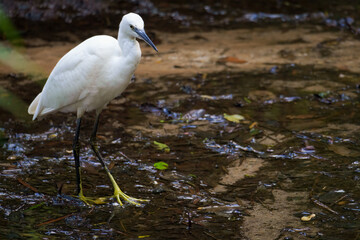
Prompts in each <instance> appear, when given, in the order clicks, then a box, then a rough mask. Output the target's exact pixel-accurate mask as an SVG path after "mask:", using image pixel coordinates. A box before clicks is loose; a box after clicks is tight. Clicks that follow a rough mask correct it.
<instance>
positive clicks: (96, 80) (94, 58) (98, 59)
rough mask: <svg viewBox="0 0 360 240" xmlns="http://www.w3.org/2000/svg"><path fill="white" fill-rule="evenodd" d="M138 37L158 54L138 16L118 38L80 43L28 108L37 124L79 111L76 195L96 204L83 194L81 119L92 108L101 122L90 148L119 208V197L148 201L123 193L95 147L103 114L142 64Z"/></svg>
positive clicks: (128, 18)
mask: <svg viewBox="0 0 360 240" xmlns="http://www.w3.org/2000/svg"><path fill="white" fill-rule="evenodd" d="M136 38H139V39H142V40H144V41H145V42H146V43H148V44H149V45H150V46H151V47H153V48H154V49H155V51H158V50H157V49H156V47H155V45H154V44H153V43H152V41H151V40H150V39H149V37H148V36H147V35H146V33H145V30H144V21H143V20H142V18H141V17H140V16H139V15H137V14H135V13H129V14H126V15H124V16H123V18H122V20H121V22H120V25H119V33H118V38H117V39H115V38H113V37H111V36H106V35H99V36H94V37H91V38H89V39H87V40H85V41H84V42H82V43H80V44H79V45H78V46H76V47H75V48H73V49H72V50H70V51H69V52H68V53H67V54H65V55H64V56H63V57H62V58H61V59H60V60H59V62H58V63H57V64H56V66H55V67H54V69H53V70H52V72H51V73H50V76H49V78H48V80H47V82H46V84H45V86H44V88H43V90H42V92H41V93H39V95H37V97H36V98H35V99H34V100H33V102H32V103H31V104H30V106H29V109H28V113H29V114H32V115H34V116H33V120H35V119H36V118H40V117H44V116H46V115H48V114H51V113H55V112H76V114H77V121H76V123H77V126H76V132H75V138H74V142H73V153H74V158H75V168H76V180H77V193H78V196H79V198H80V199H81V200H83V201H84V202H85V203H87V204H89V202H92V203H96V202H97V201H96V200H91V199H90V198H87V197H85V196H84V194H83V189H82V184H81V177H80V169H79V168H80V161H79V149H80V145H79V134H80V125H81V117H82V116H83V115H84V113H85V112H89V111H93V110H95V112H96V120H95V125H94V129H93V132H92V134H91V137H90V145H91V147H92V149H93V151H94V152H95V154H96V156H97V157H98V159H99V161H100V162H101V164H102V166H103V167H104V168H105V171H106V173H107V174H108V176H109V178H110V180H111V182H112V184H113V187H114V195H113V197H114V198H116V199H117V201H118V202H119V204H120V205H122V202H121V200H120V198H123V199H124V200H125V201H128V202H130V203H132V204H139V201H145V200H142V199H136V198H132V197H130V196H128V195H126V194H125V193H123V192H122V191H121V190H120V188H119V186H118V184H117V183H116V181H115V180H114V178H113V176H112V175H111V173H110V171H109V170H108V168H107V167H106V165H105V163H104V161H103V159H102V157H101V154H100V152H99V150H98V148H97V146H96V144H95V142H96V132H97V128H98V124H99V116H100V112H101V111H102V109H103V108H104V107H105V106H106V105H107V104H108V103H109V102H110V101H111V100H112V99H113V98H115V97H116V96H119V95H120V94H121V93H122V92H123V91H124V89H125V88H126V87H127V86H128V84H129V83H130V80H131V77H132V75H133V74H134V72H135V69H136V67H137V65H138V63H139V61H140V58H141V49H140V46H139V43H138V41H137V40H136Z"/></svg>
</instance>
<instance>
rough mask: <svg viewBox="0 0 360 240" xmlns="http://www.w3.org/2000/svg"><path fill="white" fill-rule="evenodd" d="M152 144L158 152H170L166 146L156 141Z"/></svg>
mask: <svg viewBox="0 0 360 240" xmlns="http://www.w3.org/2000/svg"><path fill="white" fill-rule="evenodd" d="M153 143H154V144H155V146H156V148H157V149H159V150H160V151H164V152H166V153H168V152H170V148H169V146H168V145H166V144H164V143H160V142H157V141H154V142H153Z"/></svg>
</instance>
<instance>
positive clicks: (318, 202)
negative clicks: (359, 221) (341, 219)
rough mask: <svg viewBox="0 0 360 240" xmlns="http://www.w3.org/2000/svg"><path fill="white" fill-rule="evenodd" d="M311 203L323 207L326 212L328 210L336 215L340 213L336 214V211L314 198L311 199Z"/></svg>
mask: <svg viewBox="0 0 360 240" xmlns="http://www.w3.org/2000/svg"><path fill="white" fill-rule="evenodd" d="M311 201H313V203H315V204H316V205H318V206H319V207H322V208H324V209H326V210H328V211H329V212H331V213H334V214H336V215H339V213H338V212H336V211H335V210H332V209H331V208H330V207H328V206H327V205H325V204H323V203H322V202H320V201H319V200H316V199H314V198H311Z"/></svg>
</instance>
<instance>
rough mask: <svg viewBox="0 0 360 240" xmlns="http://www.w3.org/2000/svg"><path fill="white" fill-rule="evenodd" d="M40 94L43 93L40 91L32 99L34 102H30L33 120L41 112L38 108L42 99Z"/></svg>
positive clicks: (29, 109)
mask: <svg viewBox="0 0 360 240" xmlns="http://www.w3.org/2000/svg"><path fill="white" fill-rule="evenodd" d="M40 96H41V93H39V94H38V95H37V96H36V98H35V99H34V101H32V103H31V104H30V106H29V108H28V113H29V114H31V115H34V117H33V120H35V119H36V117H37V115H38V114H39V112H38V111H36V110H37V108H38V105H39V101H40Z"/></svg>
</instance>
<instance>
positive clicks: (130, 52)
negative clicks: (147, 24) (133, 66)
mask: <svg viewBox="0 0 360 240" xmlns="http://www.w3.org/2000/svg"><path fill="white" fill-rule="evenodd" d="M118 42H119V45H120V48H121V52H122V56H124V57H125V58H128V57H130V58H134V60H140V57H141V49H140V46H139V43H138V41H137V40H136V38H131V37H129V36H124V35H122V34H121V32H119V35H118Z"/></svg>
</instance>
